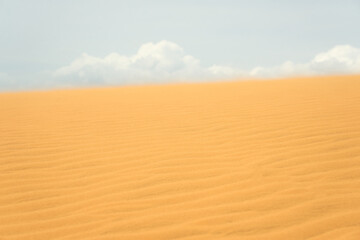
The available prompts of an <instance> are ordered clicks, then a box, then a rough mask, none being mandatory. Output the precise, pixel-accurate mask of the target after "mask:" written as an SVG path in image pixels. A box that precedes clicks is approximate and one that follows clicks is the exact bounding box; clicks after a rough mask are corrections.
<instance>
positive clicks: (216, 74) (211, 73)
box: [54, 41, 244, 84]
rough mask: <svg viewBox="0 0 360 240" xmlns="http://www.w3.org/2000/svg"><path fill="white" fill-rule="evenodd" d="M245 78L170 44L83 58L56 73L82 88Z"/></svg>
mask: <svg viewBox="0 0 360 240" xmlns="http://www.w3.org/2000/svg"><path fill="white" fill-rule="evenodd" d="M242 75H244V73H243V72H242V71H239V70H236V69H233V68H230V67H226V66H219V65H214V66H211V67H208V68H206V67H202V66H201V65H200V61H199V60H198V59H196V58H195V57H193V56H191V55H187V54H185V52H184V50H183V49H182V48H181V47H180V46H179V45H177V44H175V43H173V42H169V41H160V42H158V43H146V44H144V45H142V46H141V47H140V48H139V50H138V51H137V53H136V54H135V55H132V56H124V55H120V54H118V53H111V54H109V55H107V56H106V57H104V58H98V57H94V56H90V55H88V54H83V55H82V56H81V57H80V58H77V59H75V60H74V61H73V62H72V63H71V64H70V65H68V66H65V67H62V68H60V69H57V70H56V71H55V72H54V76H55V77H57V78H62V79H67V80H69V81H71V82H78V83H80V84H89V83H90V84H91V83H94V84H96V83H106V84H118V83H121V84H128V83H131V84H136V83H148V82H164V81H172V80H177V81H192V80H202V79H213V78H224V77H234V76H242Z"/></svg>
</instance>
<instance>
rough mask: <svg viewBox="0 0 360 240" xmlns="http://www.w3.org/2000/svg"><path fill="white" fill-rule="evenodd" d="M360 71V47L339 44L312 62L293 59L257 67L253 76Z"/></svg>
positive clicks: (354, 72)
mask: <svg viewBox="0 0 360 240" xmlns="http://www.w3.org/2000/svg"><path fill="white" fill-rule="evenodd" d="M356 73H360V49H359V48H355V47H352V46H349V45H338V46H335V47H333V48H332V49H330V50H329V51H327V52H323V53H319V54H317V55H316V56H315V57H314V58H313V59H312V60H311V61H310V62H308V63H300V64H296V63H293V62H291V61H288V62H285V63H283V64H282V65H280V66H276V67H272V68H262V67H256V68H254V69H253V70H251V71H250V75H251V76H253V77H270V78H273V77H286V76H299V75H300V76H301V75H305V76H306V75H326V74H356Z"/></svg>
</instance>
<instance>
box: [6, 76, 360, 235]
mask: <svg viewBox="0 0 360 240" xmlns="http://www.w3.org/2000/svg"><path fill="white" fill-rule="evenodd" d="M0 161H1V162H0V239H1V240H3V239H6V240H7V239H9V240H14V239H21V240H22V239H26V240H28V239H31V240H34V239H36V240H37V239H46V240H49V239H93V240H102V239H106V240H109V239H121V240H123V239H125V240H127V239H134V240H147V239H156V240H158V239H160V240H161V239H178V240H183V239H184V240H190V239H203V240H205V239H206V240H208V239H240V240H248V239H276V240H279V239H280V240H281V239H283V240H289V239H291V240H293V239H312V240H319V239H324V240H328V239H347V240H350V239H351V240H355V239H356V240H358V239H360V76H349V77H326V78H325V77H324V78H321V77H319V78H307V79H291V80H274V81H248V82H231V83H208V84H188V85H187V84H183V85H182V84H179V85H168V86H142V87H123V88H104V89H100V88H99V89H85V90H58V91H46V92H22V93H2V94H0Z"/></svg>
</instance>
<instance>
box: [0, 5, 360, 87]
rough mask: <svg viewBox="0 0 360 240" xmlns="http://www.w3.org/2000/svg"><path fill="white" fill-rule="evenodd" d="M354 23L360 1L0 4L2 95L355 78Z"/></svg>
mask: <svg viewBox="0 0 360 240" xmlns="http://www.w3.org/2000/svg"><path fill="white" fill-rule="evenodd" d="M359 24H360V0H337V1H335V0H316V1H314V0H287V1H285V0H278V1H275V0H248V1H241V0H221V1H220V0H218V1H213V0H207V1H205V0H191V1H188V0H181V1H180V0H179V1H169V0H167V1H165V0H164V1H156V0H152V1H148V0H147V1H145V0H143V1H140V0H137V1H136V0H131V1H130V0H129V1H119V0H117V1H115V0H71V1H70V0H61V1H58V0H57V1H55V0H32V1H27V0H22V1H20V0H0V91H1V90H7V89H28V88H43V87H56V86H72V85H74V86H77V85H87V84H91V83H96V84H102V83H103V82H104V83H105V84H123V83H126V84H129V83H130V84H131V83H132V81H133V80H134V81H135V79H136V78H142V79H141V80H140V79H139V81H140V82H141V81H143V82H152V81H158V77H157V76H160V77H161V78H162V79H161V80H162V81H163V80H164V79H165V80H166V79H168V80H171V79H179V78H181V79H184V78H189V79H196V78H197V77H198V78H206V77H209V78H211V75H214V74H215V75H216V74H217V76H218V77H233V76H249V75H251V74H250V72H251V73H252V75H254V73H256V74H257V73H259V71H257V70H256V69H255V68H257V67H260V69H261V70H262V72H261V73H264V74H263V75H264V76H266V74H268V75H271V76H277V73H279V71H280V70H281V71H280V74H278V75H279V76H281V75H282V73H284V71H285V72H286V71H290V73H299V72H300V73H301V71H305V72H306V71H307V72H309V73H310V74H311V73H316V72H319V70H318V69H319V67H318V65H319V64H318V63H319V61H321V64H322V65H321V71H322V72H324V73H326V71H327V70H326V69H325V67H324V66H325V65H326V66H327V67H329V66H330V67H331V68H330V70H331V69H339V72H345V73H346V71H348V69H350V70H349V73H353V72H356V71H357V70H358V68H357V67H356V66H357V65H358V64H359V65H360V52H359V48H360V27H359ZM147 43H153V44H152V45H151V44H150V45H149V44H148V45H145V47H143V49H142V51H140V50H139V48H140V47H141V46H143V45H144V44H147ZM337 46H338V48H336V47H337ZM331 50H332V51H333V52H331ZM84 53H86V54H84ZM321 53H324V54H325V53H328V55H326V56H325V55H324V56H323V57H322V58H321V56H320V58H319V56H318V54H321ZM106 56H108V57H106ZM316 56H318V59H320V60H319V61H315V62H316V64H318V65H316V67H314V65H311V64H313V63H310V62H311V61H313V60H314V59H315V58H316ZM144 59H145V60H144ZM321 59H326V61H327V62H326V63H324V61H325V60H321ZM329 59H330V60H331V61H330V60H329ZM339 59H340V60H339ZM288 61H291V62H290V63H289V62H288ZM286 62H288V63H286ZM284 64H285V65H284ZM286 64H290V65H286ZM339 64H340V65H341V66H340V67H339ZM164 66H165V67H164ZM289 66H290V67H289ZM283 68H286V69H285V70H284V69H283ZM359 68H360V67H359ZM189 69H190V70H189ZM254 69H255V70H254ZM257 69H259V68H257ZM279 69H280V70H279ZM289 69H290V70H289ZM294 69H295V70H294ZM314 69H315V70H314ZM325 70H326V71H325ZM330 70H329V72H330V73H332V72H333V71H330ZM340 70H341V71H340ZM359 71H360V69H359ZM335 72H336V71H335ZM269 73H270V74H269ZM256 74H255V75H256ZM255 75H254V76H255ZM283 75H284V74H283ZM285 75H286V74H285ZM259 76H261V74H260V75H259ZM148 79H149V80H148ZM80 82H81V83H80ZM65 83H66V84H65Z"/></svg>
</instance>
